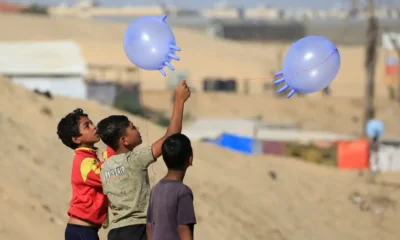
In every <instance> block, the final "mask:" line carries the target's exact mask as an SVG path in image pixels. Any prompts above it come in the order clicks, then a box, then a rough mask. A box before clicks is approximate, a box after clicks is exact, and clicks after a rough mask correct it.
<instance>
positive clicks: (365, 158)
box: [337, 139, 369, 169]
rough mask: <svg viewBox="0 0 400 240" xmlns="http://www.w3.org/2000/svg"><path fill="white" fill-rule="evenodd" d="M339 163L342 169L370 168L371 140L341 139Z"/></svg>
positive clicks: (338, 152) (339, 143)
mask: <svg viewBox="0 0 400 240" xmlns="http://www.w3.org/2000/svg"><path fill="white" fill-rule="evenodd" d="M337 158H338V159H337V163H338V167H339V168H342V169H367V168H369V140H368V139H358V140H354V141H339V142H338V148H337Z"/></svg>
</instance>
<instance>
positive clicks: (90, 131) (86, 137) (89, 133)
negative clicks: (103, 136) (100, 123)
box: [73, 117, 100, 147]
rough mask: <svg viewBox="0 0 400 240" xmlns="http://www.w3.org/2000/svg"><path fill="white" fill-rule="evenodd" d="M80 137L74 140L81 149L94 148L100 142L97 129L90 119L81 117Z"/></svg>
mask: <svg viewBox="0 0 400 240" xmlns="http://www.w3.org/2000/svg"><path fill="white" fill-rule="evenodd" d="M79 132H80V133H81V136H80V137H77V138H73V141H74V142H75V143H76V144H78V145H79V146H81V147H93V146H94V144H95V143H97V142H99V141H100V137H99V135H98V134H97V127H96V126H95V125H93V122H92V121H91V120H90V119H89V118H88V117H81V119H80V120H79Z"/></svg>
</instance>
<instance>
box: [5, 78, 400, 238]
mask: <svg viewBox="0 0 400 240" xmlns="http://www.w3.org/2000/svg"><path fill="white" fill-rule="evenodd" d="M0 84H1V86H2V88H0V101H1V102H2V103H3V104H1V105H0V121H1V124H0V126H1V133H2V134H1V137H0V143H1V145H2V148H1V150H0V151H1V155H2V156H3V157H2V158H1V159H2V160H1V165H2V168H0V201H1V206H2V207H1V208H0V213H1V216H3V218H1V219H0V236H1V239H7V240H20V239H32V240H35V239H38V240H39V239H40V240H43V239H49V240H50V239H51V240H53V239H62V236H63V230H64V224H65V221H66V219H67V218H66V211H67V208H68V202H69V198H70V185H69V176H70V167H71V157H72V154H73V153H72V151H71V150H69V149H67V148H65V147H64V146H63V145H62V144H61V143H60V141H59V140H58V139H57V137H56V134H55V131H56V130H55V129H56V124H57V122H58V120H59V119H60V117H61V116H63V115H64V114H65V113H67V112H69V111H71V110H72V109H74V108H75V107H83V108H84V109H85V110H86V111H87V112H88V113H90V116H91V118H92V119H93V120H94V121H95V122H97V121H99V120H100V119H101V118H102V117H104V116H107V115H109V114H115V113H121V112H120V111H117V110H114V109H111V108H107V107H104V106H100V105H98V104H97V103H94V102H89V101H77V100H71V99H66V98H62V97H57V96H55V97H54V99H51V100H50V99H47V98H45V97H43V96H40V95H36V94H35V93H32V92H29V91H27V90H25V89H24V88H21V87H18V86H15V85H13V84H12V83H10V82H9V81H8V80H1V82H0ZM130 117H131V118H132V119H133V121H134V122H135V123H136V124H137V125H138V126H139V127H140V128H141V129H142V131H143V132H145V133H144V134H143V135H144V136H145V137H146V135H147V133H148V134H149V139H150V142H152V141H154V140H156V138H157V137H159V136H161V135H162V134H163V133H164V131H165V129H162V128H160V127H157V126H156V125H154V124H152V123H150V122H148V123H147V126H148V131H147V133H146V124H145V122H144V121H143V120H142V119H140V118H137V117H134V116H130ZM144 142H145V143H144V144H146V142H147V139H144ZM101 147H102V148H103V147H104V146H101ZM103 149H104V148H103ZM194 151H195V161H194V167H193V168H191V169H190V170H189V172H188V176H187V180H186V182H187V184H189V185H190V186H191V187H192V188H193V191H194V193H195V207H196V211H197V214H198V227H197V228H196V238H197V239H229V240H231V239H296V240H302V239H304V240H309V239H328V240H329V239H343V240H346V239H349V240H350V239H351V240H354V239H363V240H365V239H382V240H384V239H390V240H391V239H393V240H394V239H397V236H398V234H400V231H399V228H398V227H397V222H398V220H400V216H399V212H398V210H396V209H395V208H391V207H392V206H393V205H394V204H395V202H396V201H398V200H400V194H399V192H398V190H396V186H398V183H397V182H396V181H395V180H396V179H398V176H397V175H393V176H392V175H380V176H379V178H378V183H377V184H370V185H367V184H366V182H365V180H364V179H363V178H362V177H358V176H357V175H356V174H354V173H352V172H344V171H338V170H337V169H333V168H324V167H320V166H316V165H309V164H306V163H304V162H302V161H296V160H292V159H284V158H276V157H269V156H259V157H246V156H242V155H240V154H236V153H232V152H229V151H226V150H222V149H219V148H218V147H216V146H211V145H207V144H205V143H199V142H195V143H194ZM153 170H154V173H155V175H153V174H152V171H153ZM149 171H150V172H151V175H153V176H155V177H154V178H153V179H152V180H153V181H152V182H153V183H154V181H158V180H159V179H160V178H161V177H162V176H163V174H164V173H165V167H164V165H163V163H162V161H159V162H158V163H156V164H155V165H154V169H152V168H151V169H150V170H149ZM269 171H274V172H275V173H276V174H277V179H276V180H273V179H272V178H271V177H270V176H269V174H268V173H269ZM382 184H384V185H385V186H386V187H382ZM353 191H359V192H360V193H361V194H363V196H364V195H366V196H369V197H368V199H370V202H369V204H370V205H371V207H372V209H373V210H374V211H376V212H377V213H374V212H371V211H369V212H362V211H360V210H359V209H358V208H357V207H356V206H355V205H353V204H352V203H351V202H350V201H349V200H348V196H349V194H350V193H352V192H353ZM380 212H383V213H381V215H377V214H379V213H380ZM382 214H383V215H382ZM43 233H46V234H45V235H44V236H43ZM101 234H102V237H103V238H102V239H105V234H106V231H104V230H102V231H101Z"/></svg>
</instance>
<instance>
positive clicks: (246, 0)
mask: <svg viewBox="0 0 400 240" xmlns="http://www.w3.org/2000/svg"><path fill="white" fill-rule="evenodd" d="M6 1H8V2H16V3H17V2H19V3H41V4H50V5H57V4H59V3H61V2H65V3H74V2H77V0H64V1H61V0H6ZM97 1H98V2H100V3H101V4H103V5H117V6H118V5H149V4H152V3H154V4H157V3H162V2H164V3H174V4H177V5H179V6H183V7H191V8H205V7H212V6H213V5H214V4H215V3H216V2H219V1H218V0H97ZM225 2H228V3H230V4H232V5H235V6H246V7H253V6H257V5H260V4H268V5H270V6H273V7H279V8H300V7H304V8H318V9H326V8H331V7H333V6H335V5H336V6H338V5H343V6H346V5H347V4H348V2H350V1H349V0H336V1H335V0H225Z"/></svg>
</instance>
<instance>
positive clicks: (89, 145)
mask: <svg viewBox="0 0 400 240" xmlns="http://www.w3.org/2000/svg"><path fill="white" fill-rule="evenodd" d="M78 148H90V149H94V150H96V147H95V146H94V144H81V145H80V146H79V147H78Z"/></svg>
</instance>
